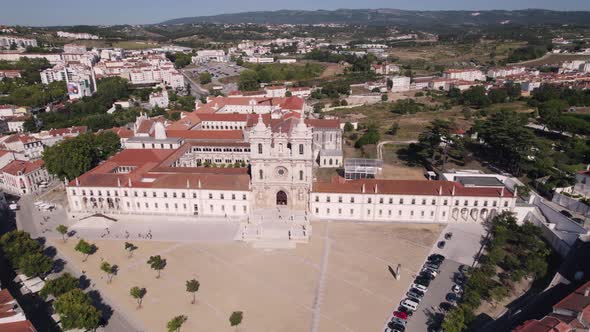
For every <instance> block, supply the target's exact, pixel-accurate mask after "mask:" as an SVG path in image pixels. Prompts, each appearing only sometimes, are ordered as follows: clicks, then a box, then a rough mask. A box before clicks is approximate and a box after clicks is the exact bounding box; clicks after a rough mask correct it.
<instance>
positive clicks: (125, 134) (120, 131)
mask: <svg viewBox="0 0 590 332" xmlns="http://www.w3.org/2000/svg"><path fill="white" fill-rule="evenodd" d="M108 130H109V131H112V132H114V133H115V134H117V136H119V137H120V138H130V137H133V136H134V135H133V130H131V129H127V128H124V127H114V128H111V129H108Z"/></svg>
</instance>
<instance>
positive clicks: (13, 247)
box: [0, 230, 42, 267]
mask: <svg viewBox="0 0 590 332" xmlns="http://www.w3.org/2000/svg"><path fill="white" fill-rule="evenodd" d="M0 248H2V251H3V252H4V256H5V257H6V258H8V260H9V261H10V264H11V265H12V266H13V267H18V261H19V259H20V258H21V257H22V256H23V255H25V254H27V253H35V252H41V249H42V248H41V245H40V244H39V242H37V241H35V240H33V239H31V236H30V235H29V233H26V232H24V231H19V230H15V231H11V232H8V233H6V234H4V235H2V237H0Z"/></svg>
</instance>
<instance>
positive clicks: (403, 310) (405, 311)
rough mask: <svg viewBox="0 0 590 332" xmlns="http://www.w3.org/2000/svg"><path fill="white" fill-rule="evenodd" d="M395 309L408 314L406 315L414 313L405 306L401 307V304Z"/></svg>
mask: <svg viewBox="0 0 590 332" xmlns="http://www.w3.org/2000/svg"><path fill="white" fill-rule="evenodd" d="M397 311H398V312H401V313H404V314H406V315H408V317H412V315H413V314H414V311H413V310H410V309H408V308H406V307H402V306H401V305H400V306H399V307H397Z"/></svg>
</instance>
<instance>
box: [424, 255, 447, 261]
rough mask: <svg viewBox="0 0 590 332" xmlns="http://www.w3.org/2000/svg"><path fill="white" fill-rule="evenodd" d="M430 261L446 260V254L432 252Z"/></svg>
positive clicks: (429, 257)
mask: <svg viewBox="0 0 590 332" xmlns="http://www.w3.org/2000/svg"><path fill="white" fill-rule="evenodd" d="M428 261H429V262H438V263H442V262H444V261H445V256H443V255H441V254H432V255H430V256H428Z"/></svg>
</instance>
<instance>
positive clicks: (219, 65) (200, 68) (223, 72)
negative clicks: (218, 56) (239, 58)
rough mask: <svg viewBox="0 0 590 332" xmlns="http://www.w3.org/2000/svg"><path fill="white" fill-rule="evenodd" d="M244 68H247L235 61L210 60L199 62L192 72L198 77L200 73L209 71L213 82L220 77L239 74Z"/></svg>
mask: <svg viewBox="0 0 590 332" xmlns="http://www.w3.org/2000/svg"><path fill="white" fill-rule="evenodd" d="M243 70H245V68H244V67H240V66H238V65H236V64H235V62H208V63H202V64H197V65H196V68H194V69H190V72H191V73H192V74H193V75H195V77H198V76H199V74H200V73H204V72H208V73H209V74H211V78H212V79H213V82H216V81H217V80H219V79H220V78H225V77H231V76H238V75H240V73H241V72H242V71H243Z"/></svg>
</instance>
